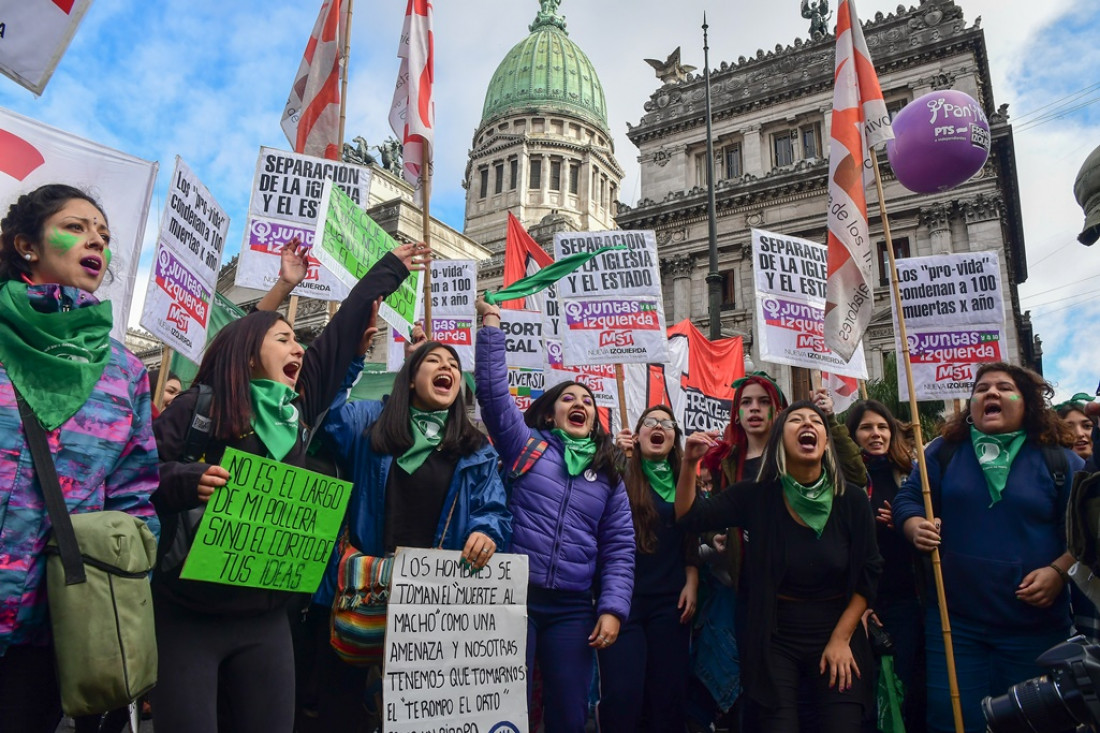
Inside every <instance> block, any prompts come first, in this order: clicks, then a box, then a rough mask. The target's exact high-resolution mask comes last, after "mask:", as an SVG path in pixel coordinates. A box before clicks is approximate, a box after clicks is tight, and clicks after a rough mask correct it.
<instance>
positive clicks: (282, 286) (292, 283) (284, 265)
mask: <svg viewBox="0 0 1100 733" xmlns="http://www.w3.org/2000/svg"><path fill="white" fill-rule="evenodd" d="M308 270H309V247H306V246H305V245H304V244H302V240H301V239H299V238H298V237H294V238H293V239H291V240H290V241H289V242H287V243H286V244H284V245H283V248H282V249H281V250H279V278H278V279H277V280H276V281H275V284H274V285H272V286H271V290H268V291H267V293H266V294H265V295H264V297H263V298H261V299H260V302H259V303H257V304H256V310H258V311H274V310H278V309H279V306H280V305H282V304H283V301H284V300H286V297H287V296H288V295H290V291H292V290H294V288H296V287H298V285H299V284H301V282H302V280H305V279H306V272H307V271H308Z"/></svg>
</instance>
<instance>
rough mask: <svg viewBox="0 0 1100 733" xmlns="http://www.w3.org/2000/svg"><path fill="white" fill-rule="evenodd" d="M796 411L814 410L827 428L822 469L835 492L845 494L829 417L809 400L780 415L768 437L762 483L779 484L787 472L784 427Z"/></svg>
mask: <svg viewBox="0 0 1100 733" xmlns="http://www.w3.org/2000/svg"><path fill="white" fill-rule="evenodd" d="M796 410H813V411H814V412H816V413H817V415H818V417H820V418H821V422H822V424H823V425H825V426H826V430H825V441H826V443H825V454H824V455H823V456H822V457H821V467H822V468H823V469H824V470H825V473H826V474H828V476H829V480H830V481H831V482H832V483H833V491H834V492H835V493H837V494H843V493H844V476H842V475H841V473H840V459H839V458H837V455H836V446H834V445H833V441H832V438H831V437H830V436H829V431H828V425H829V417H828V415H826V414H825V413H824V411H822V409H821V408H820V407H818V406H817V405H815V404H814V403H812V402H810V401H809V400H799V401H798V402H795V403H794V404H792V405H791V406H790V407H788V408H787V409H786V410H783V412H781V413H779V415H778V417H776V418H775V423H774V424H773V425H772V432H771V434H770V435H769V436H768V444H767V446H765V447H764V460H763V461H762V463H761V466H760V483H772V482H778V481H779V477H780V476H781V475H782V474H784V473H786V471H787V452H786V448H785V447H784V445H783V427H784V426H785V425H786V424H787V419H788V418H789V417H790V416H791V413H793V412H794V411H796Z"/></svg>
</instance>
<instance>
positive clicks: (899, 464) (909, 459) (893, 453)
mask: <svg viewBox="0 0 1100 733" xmlns="http://www.w3.org/2000/svg"><path fill="white" fill-rule="evenodd" d="M868 412H873V413H874V414H876V415H878V416H879V417H881V418H882V419H883V420H885V421H886V426H887V427H888V428H890V445H889V446H887V449H886V457H887V458H888V459H889V460H890V463H891V464H892V465H893V467H894V469H895V470H897V471H902V472H905V473H908V472H909V471H911V470H912V468H913V453H912V448H911V446H909V444H908V441H907V440H906V438H905V434H904V428H903V427H902V425H901V423H899V422H898V420H897V418H895V417H894V416H893V415H892V414H891V413H890V410H889V408H887V407H886V405H884V404H882V403H881V402H879V401H878V400H860V401H859V402H857V403H855V404H854V405H852V407H851V409H849V410H848V421H847V423H846V425H847V426H848V433H849V434H850V435H851V436H852V440H853V441H855V442H856V443H857V444H858V443H859V441H858V440H856V429H857V428H859V424H860V423H861V422H862V421H863V416H864V415H865V414H867V413H868ZM860 447H861V449H862V446H860Z"/></svg>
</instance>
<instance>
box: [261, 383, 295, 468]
mask: <svg viewBox="0 0 1100 733" xmlns="http://www.w3.org/2000/svg"><path fill="white" fill-rule="evenodd" d="M249 389H250V390H251V392H252V429H253V430H255V431H256V435H258V436H259V437H260V440H261V441H263V444H264V446H266V447H267V451H268V453H270V454H271V457H272V458H274V459H275V460H276V461H281V460H283V458H285V457H286V454H287V453H289V452H290V449H291V448H293V447H294V442H295V441H296V440H298V408H297V407H295V406H294V405H292V404H291V403H292V402H293V401H294V400H296V399H298V393H297V392H295V391H294V388H293V387H290V386H287V385H285V384H283V383H282V382H275V381H272V380H270V379H253V380H252V381H251V382H249Z"/></svg>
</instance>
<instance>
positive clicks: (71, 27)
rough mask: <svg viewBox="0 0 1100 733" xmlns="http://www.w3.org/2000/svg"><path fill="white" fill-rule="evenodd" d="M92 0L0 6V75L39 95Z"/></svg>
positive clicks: (34, 1) (37, 0)
mask: <svg viewBox="0 0 1100 733" xmlns="http://www.w3.org/2000/svg"><path fill="white" fill-rule="evenodd" d="M91 4H92V0H19V1H18V2H6V3H0V73H2V74H4V75H5V76H7V77H9V78H10V79H12V80H13V81H14V82H16V83H17V84H19V85H20V86H23V87H26V88H27V89H29V90H31V91H32V92H34V93H35V94H36V95H38V94H41V93H42V91H43V90H44V89H45V88H46V84H47V83H49V81H50V77H51V76H52V75H53V71H54V69H55V68H57V63H58V62H59V61H60V60H61V57H62V56H63V55H65V50H66V49H67V48H68V47H69V42H70V41H71V40H72V39H73V36H74V35H75V34H76V29H77V27H78V26H79V25H80V21H81V20H83V18H84V13H86V12H87V11H88V8H89V7H90V6H91Z"/></svg>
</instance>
